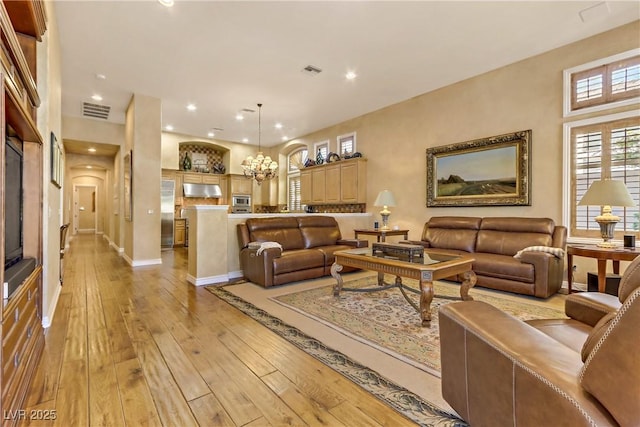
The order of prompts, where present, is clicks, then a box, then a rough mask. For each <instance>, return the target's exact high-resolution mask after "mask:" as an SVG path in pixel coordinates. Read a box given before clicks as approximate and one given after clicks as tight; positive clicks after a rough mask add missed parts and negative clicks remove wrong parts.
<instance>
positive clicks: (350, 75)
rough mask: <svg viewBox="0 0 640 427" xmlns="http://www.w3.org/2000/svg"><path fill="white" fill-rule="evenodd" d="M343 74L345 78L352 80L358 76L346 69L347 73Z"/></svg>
mask: <svg viewBox="0 0 640 427" xmlns="http://www.w3.org/2000/svg"><path fill="white" fill-rule="evenodd" d="M344 76H345V77H346V78H347V80H353V79H355V78H356V77H358V75H357V74H356V73H355V72H354V71H347V74H345V75H344Z"/></svg>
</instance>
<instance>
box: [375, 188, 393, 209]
mask: <svg viewBox="0 0 640 427" xmlns="http://www.w3.org/2000/svg"><path fill="white" fill-rule="evenodd" d="M395 205H396V199H395V198H394V197H393V193H392V192H391V191H389V190H382V191H381V192H379V193H378V197H376V201H375V202H374V203H373V206H395Z"/></svg>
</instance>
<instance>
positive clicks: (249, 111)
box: [240, 108, 256, 113]
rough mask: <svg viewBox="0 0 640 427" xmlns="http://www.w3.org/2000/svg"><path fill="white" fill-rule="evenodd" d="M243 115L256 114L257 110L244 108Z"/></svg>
mask: <svg viewBox="0 0 640 427" xmlns="http://www.w3.org/2000/svg"><path fill="white" fill-rule="evenodd" d="M240 111H242V112H243V113H255V112H256V110H252V109H251V108H243V109H242V110H240Z"/></svg>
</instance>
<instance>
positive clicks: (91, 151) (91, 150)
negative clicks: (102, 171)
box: [87, 148, 96, 153]
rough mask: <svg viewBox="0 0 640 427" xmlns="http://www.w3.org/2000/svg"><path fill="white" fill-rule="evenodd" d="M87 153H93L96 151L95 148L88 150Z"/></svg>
mask: <svg viewBox="0 0 640 427" xmlns="http://www.w3.org/2000/svg"><path fill="white" fill-rule="evenodd" d="M87 151H89V152H90V153H95V152H96V149H95V148H89V149H88V150H87Z"/></svg>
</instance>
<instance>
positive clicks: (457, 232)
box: [422, 216, 482, 252]
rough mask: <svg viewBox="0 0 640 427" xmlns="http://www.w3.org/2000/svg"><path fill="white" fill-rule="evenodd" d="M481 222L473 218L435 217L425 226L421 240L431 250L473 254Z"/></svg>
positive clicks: (480, 219)
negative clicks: (450, 250)
mask: <svg viewBox="0 0 640 427" xmlns="http://www.w3.org/2000/svg"><path fill="white" fill-rule="evenodd" d="M481 221H482V218H475V217H461V216H446V217H437V216H435V217H432V218H431V219H429V222H428V223H426V224H425V228H424V231H423V233H422V240H423V241H426V242H429V246H430V247H432V248H439V249H453V250H458V251H465V252H474V250H475V246H476V236H477V234H478V229H479V228H480V223H481Z"/></svg>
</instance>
